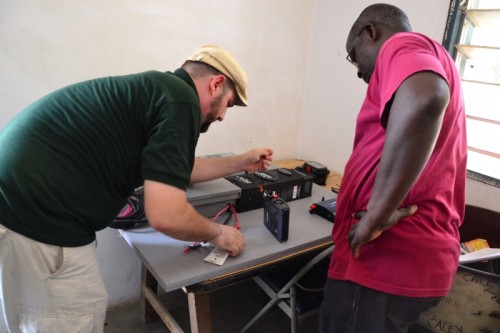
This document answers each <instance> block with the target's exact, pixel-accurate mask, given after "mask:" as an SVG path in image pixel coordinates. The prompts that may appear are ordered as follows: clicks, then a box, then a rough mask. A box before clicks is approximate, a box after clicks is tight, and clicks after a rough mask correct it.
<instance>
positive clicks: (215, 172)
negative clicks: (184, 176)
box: [191, 148, 273, 184]
mask: <svg viewBox="0 0 500 333" xmlns="http://www.w3.org/2000/svg"><path fill="white" fill-rule="evenodd" d="M272 159H273V150H272V149H270V148H256V149H252V150H249V151H247V152H246V153H244V154H240V155H234V156H228V157H220V158H197V159H195V162H194V167H193V172H192V173H191V183H192V184H194V183H200V182H204V181H208V180H212V179H216V178H220V177H224V176H228V175H230V174H233V173H235V172H239V171H248V172H253V171H257V170H265V169H267V168H268V167H269V165H270V164H271V161H272Z"/></svg>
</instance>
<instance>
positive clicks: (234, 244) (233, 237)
mask: <svg viewBox="0 0 500 333" xmlns="http://www.w3.org/2000/svg"><path fill="white" fill-rule="evenodd" d="M214 223H215V227H217V228H219V230H220V232H219V234H218V235H217V236H216V237H215V238H213V239H210V240H209V242H210V243H212V244H213V245H215V246H216V247H218V248H220V249H222V250H226V251H228V252H229V255H230V256H233V257H234V256H237V255H238V254H240V253H241V252H242V251H243V250H244V249H245V237H244V236H243V234H242V233H241V232H240V231H238V230H237V229H236V228H234V227H231V226H227V225H221V224H217V223H216V222H214Z"/></svg>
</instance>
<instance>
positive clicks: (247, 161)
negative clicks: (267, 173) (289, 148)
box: [239, 148, 273, 172]
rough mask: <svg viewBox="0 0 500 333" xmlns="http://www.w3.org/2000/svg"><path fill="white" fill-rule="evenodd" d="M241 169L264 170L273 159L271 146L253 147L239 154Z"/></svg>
mask: <svg viewBox="0 0 500 333" xmlns="http://www.w3.org/2000/svg"><path fill="white" fill-rule="evenodd" d="M239 157H240V163H241V170H244V171H246V172H254V171H258V170H266V169H267V168H269V166H270V165H271V161H272V160H273V150H272V149H271V148H255V149H252V150H249V151H247V152H246V153H243V154H241V155H239Z"/></svg>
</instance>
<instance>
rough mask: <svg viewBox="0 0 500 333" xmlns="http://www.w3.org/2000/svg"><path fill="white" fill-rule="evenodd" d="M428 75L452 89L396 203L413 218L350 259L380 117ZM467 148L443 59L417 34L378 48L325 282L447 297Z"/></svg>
mask: <svg viewBox="0 0 500 333" xmlns="http://www.w3.org/2000/svg"><path fill="white" fill-rule="evenodd" d="M421 71H432V72H435V73H437V74H439V75H440V76H442V77H443V78H444V79H445V80H446V82H447V83H448V85H449V87H450V103H449V105H448V107H447V109H446V111H445V115H444V119H443V124H442V128H441V131H440V133H439V137H438V140H437V142H436V146H435V148H434V151H433V153H432V155H431V157H430V159H429V161H428V163H427V165H426V166H425V168H424V170H423V171H422V174H421V175H420V177H419V178H418V179H417V181H416V183H415V184H414V186H413V187H412V189H411V190H410V192H409V194H408V196H407V197H406V198H405V199H404V200H403V202H402V203H401V207H406V206H408V205H410V204H416V205H418V211H417V212H416V213H415V214H414V215H412V216H410V217H408V218H405V219H403V220H400V222H399V223H398V224H397V225H395V226H394V227H393V228H391V229H389V230H386V231H385V232H384V233H382V235H381V236H380V237H379V238H377V239H375V240H374V241H372V242H370V243H367V244H365V245H363V246H361V252H360V258H359V259H354V258H353V257H352V254H351V249H350V248H349V245H348V243H347V233H348V231H349V229H350V227H351V225H352V224H353V223H356V222H357V220H353V219H352V218H351V216H352V214H353V213H354V212H356V211H362V210H366V208H367V205H368V201H369V199H370V195H371V191H372V189H373V185H374V181H375V177H376V174H377V170H378V166H379V162H380V158H381V155H382V149H383V146H384V142H385V129H384V127H382V125H381V116H382V113H383V111H384V108H385V106H386V104H387V103H388V102H389V101H390V100H391V98H392V97H393V95H394V94H395V93H396V91H397V89H398V88H399V86H400V85H401V83H402V82H403V81H404V80H405V79H406V78H408V77H409V76H411V75H412V74H414V73H417V72H421ZM466 156H467V143H466V133H465V114H464V104H463V98H462V91H461V86H460V77H459V75H458V72H457V70H456V67H455V64H454V62H453V60H452V59H451V58H450V56H449V55H448V53H447V51H446V50H445V49H444V48H442V47H441V45H439V44H438V43H436V42H435V41H433V40H431V39H429V38H427V37H426V36H423V35H421V34H417V33H398V34H396V35H394V36H393V37H391V38H390V39H388V40H387V41H386V42H385V43H384V45H383V46H382V48H381V50H380V53H379V55H378V58H377V62H376V64H375V70H374V72H373V75H372V77H371V79H370V83H369V85H368V90H367V93H366V97H365V100H364V103H363V105H362V107H361V110H360V112H359V115H358V118H357V122H356V136H355V139H354V147H353V152H352V155H351V157H350V158H349V161H348V162H347V165H346V168H345V172H344V177H343V179H342V186H341V188H340V193H339V196H338V200H337V213H336V218H335V224H334V227H333V240H334V242H335V244H336V247H335V250H334V251H333V256H332V261H331V263H330V269H329V272H328V277H330V278H333V279H338V280H351V281H354V282H356V283H359V284H361V285H364V286H366V287H369V288H372V289H376V290H379V291H382V292H386V293H390V294H396V295H401V296H410V297H434V296H443V295H446V294H447V293H448V291H449V289H450V288H451V285H452V282H453V278H454V276H455V272H456V269H457V265H458V256H459V253H460V249H459V233H458V227H459V226H460V224H461V221H462V220H463V215H464V210H465V178H466Z"/></svg>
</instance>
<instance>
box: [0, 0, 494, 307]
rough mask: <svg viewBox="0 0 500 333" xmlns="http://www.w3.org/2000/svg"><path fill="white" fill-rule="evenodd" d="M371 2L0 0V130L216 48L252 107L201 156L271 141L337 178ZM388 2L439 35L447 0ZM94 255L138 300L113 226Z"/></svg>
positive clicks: (135, 267)
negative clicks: (357, 49) (60, 98)
mask: <svg viewBox="0 0 500 333" xmlns="http://www.w3.org/2000/svg"><path fill="white" fill-rule="evenodd" d="M375 2H376V1H367V0H359V1H351V2H347V1H341V0H315V1H311V0H294V1H287V0H253V1H245V0H205V1H201V0H198V1H195V0H144V1H134V0H105V1H103V0H87V1H76V0H66V1H58V0H2V1H1V2H0V45H1V47H0V77H1V80H0V101H1V102H2V111H1V113H0V128H1V127H3V126H4V125H5V124H6V123H7V122H8V120H9V119H11V118H12V117H13V116H14V115H15V114H16V113H17V112H19V111H20V110H21V109H22V108H23V107H25V106H26V105H28V104H29V103H30V102H32V101H33V100H35V99H36V98H38V97H41V96H43V95H44V94H46V93H48V92H50V91H52V90H54V89H56V88H59V87H61V86H64V85H66V84H69V83H73V82H77V81H81V80H85V79H89V78H94V77H100V76H107V75H117V74H127V73H133V72H139V71H144V70H149V69H157V70H173V69H175V68H177V67H178V66H179V65H180V64H181V63H182V62H183V60H184V58H185V57H186V56H187V55H188V54H189V53H190V52H191V51H192V50H193V49H194V48H196V47H198V46H199V45H201V44H204V43H215V44H219V45H221V46H224V47H226V48H228V49H229V50H230V51H231V52H232V53H233V54H234V56H235V57H236V58H237V59H238V61H239V62H240V63H241V64H242V66H243V67H244V68H245V69H246V71H247V74H248V76H249V78H250V83H249V98H250V106H249V107H247V108H234V109H231V110H230V111H229V112H228V114H227V116H226V120H225V121H224V123H222V124H216V125H214V126H212V127H211V129H210V131H209V132H208V133H207V134H203V135H202V136H201V138H200V142H199V146H198V154H200V155H203V154H210V153H221V152H229V151H232V152H240V151H243V150H245V149H248V148H250V147H254V146H260V145H269V146H271V147H273V148H274V149H275V151H276V159H282V158H293V157H297V158H302V159H311V160H317V161H318V162H321V163H323V164H325V165H327V166H328V167H329V168H330V169H331V170H334V171H337V172H342V171H343V168H344V164H345V162H346V161H347V158H348V157H349V154H350V149H351V146H352V139H353V135H354V122H355V118H356V114H357V111H358V108H359V106H360V104H361V102H362V99H363V96H364V92H365V89H366V85H365V84H364V83H363V82H362V81H361V80H358V79H357V78H356V73H355V69H354V68H353V67H352V65H350V64H349V63H348V62H347V61H345V55H346V51H345V47H344V45H345V39H346V36H347V33H348V31H349V29H350V27H351V25H352V23H353V22H354V20H355V18H356V17H357V15H358V14H359V12H360V11H361V10H362V9H363V8H364V7H366V6H367V5H369V4H371V3H375ZM388 2H389V3H393V4H395V5H398V6H400V7H401V8H402V9H404V10H405V11H407V13H408V15H409V17H410V20H411V21H412V23H413V27H414V30H415V31H420V32H423V33H426V34H428V35H430V36H431V37H433V38H435V39H437V40H441V38H442V34H443V31H444V24H445V20H446V15H447V9H448V5H449V1H448V0H420V1H407V0H399V1H388ZM468 186H470V187H471V188H472V189H473V190H472V191H469V193H468V200H471V201H474V203H475V204H478V205H480V206H486V207H495V206H496V205H497V204H496V203H494V202H493V201H494V200H493V198H495V197H498V196H499V194H500V191H499V190H498V189H494V188H491V187H488V186H485V185H483V184H478V183H476V182H471V181H469V182H468ZM485 193H486V195H485ZM471 196H472V197H471ZM495 208H496V210H499V209H498V206H496V207H495ZM495 208H493V209H495ZM98 260H99V264H100V267H101V270H102V274H103V276H104V280H105V283H106V286H107V288H108V292H109V294H110V304H111V305H113V304H117V303H120V302H123V301H125V300H128V299H132V298H136V297H138V295H139V277H140V263H139V260H138V259H137V258H136V256H135V254H134V252H133V251H132V250H131V249H130V248H129V247H128V246H127V245H126V244H125V242H124V241H123V240H122V239H120V237H119V235H118V233H117V232H116V231H115V230H113V229H106V230H104V231H101V232H99V233H98Z"/></svg>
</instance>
